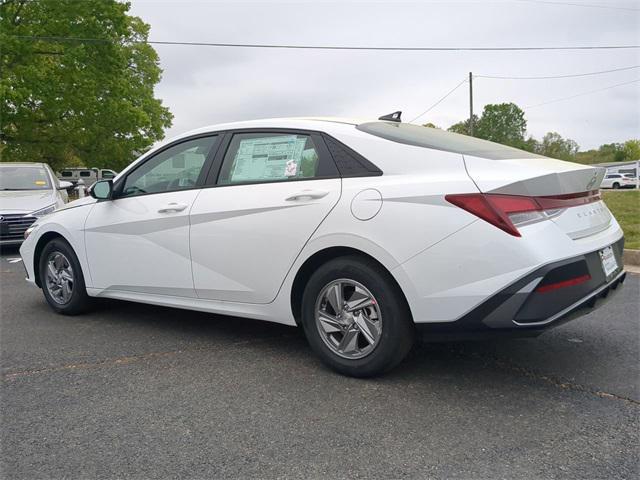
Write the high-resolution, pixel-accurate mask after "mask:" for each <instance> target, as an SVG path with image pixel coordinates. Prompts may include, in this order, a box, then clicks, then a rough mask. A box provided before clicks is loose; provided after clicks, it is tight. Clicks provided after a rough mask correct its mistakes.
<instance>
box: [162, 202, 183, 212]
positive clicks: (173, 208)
mask: <svg viewBox="0 0 640 480" xmlns="http://www.w3.org/2000/svg"><path fill="white" fill-rule="evenodd" d="M188 206H189V205H186V204H184V203H168V204H166V205H165V206H164V207H162V208H161V209H159V210H158V213H171V212H181V211H183V210H184V209H185V208H187V207H188Z"/></svg>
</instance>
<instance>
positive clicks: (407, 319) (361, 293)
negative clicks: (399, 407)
mask: <svg viewBox="0 0 640 480" xmlns="http://www.w3.org/2000/svg"><path fill="white" fill-rule="evenodd" d="M302 325H303V328H304V331H305V335H306V336H307V339H308V341H309V343H310V345H311V347H312V348H313V350H314V351H315V352H316V353H317V354H318V355H319V356H320V359H321V360H322V361H323V362H324V363H325V364H327V365H328V366H329V367H331V368H333V369H334V370H336V371H338V372H340V373H342V374H345V375H350V376H354V377H370V376H373V375H378V374H380V373H382V372H384V371H387V370H389V369H391V368H393V367H395V366H396V365H397V364H398V363H400V362H401V361H402V360H403V359H404V357H405V356H406V355H407V353H408V352H409V350H410V349H411V346H412V345H413V340H414V328H413V320H412V319H411V314H410V312H409V308H408V306H407V303H406V301H405V299H404V297H403V295H402V292H401V291H400V289H399V287H398V286H397V284H396V283H395V282H394V281H393V279H392V278H391V276H390V274H389V273H388V272H386V271H384V270H383V269H382V268H381V267H380V266H378V265H377V264H376V263H375V262H373V261H371V260H367V259H365V258H360V257H356V256H353V257H341V258H337V259H334V260H331V261H329V262H327V263H326V264H324V265H322V266H321V267H320V268H318V270H316V272H315V273H314V274H313V275H312V276H311V278H310V279H309V282H308V283H307V286H306V288H305V291H304V294H303V298H302Z"/></svg>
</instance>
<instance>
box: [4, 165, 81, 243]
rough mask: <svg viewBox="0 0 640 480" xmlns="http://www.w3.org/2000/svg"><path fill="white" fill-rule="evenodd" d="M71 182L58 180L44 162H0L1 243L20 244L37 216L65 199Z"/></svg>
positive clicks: (42, 214)
mask: <svg viewBox="0 0 640 480" xmlns="http://www.w3.org/2000/svg"><path fill="white" fill-rule="evenodd" d="M71 187H72V185H71V183H70V182H60V181H58V179H57V178H56V176H55V175H54V174H53V171H52V170H51V168H49V165H47V164H46V163H28V162H24V163H18V162H15V163H13V162H5V163H0V245H19V244H21V243H22V241H23V239H24V232H25V230H26V229H27V228H29V227H30V226H31V224H32V223H33V222H35V221H36V219H37V218H39V217H42V216H44V215H46V214H48V213H51V212H53V211H54V210H55V209H56V208H58V207H61V206H62V205H64V204H65V203H66V202H67V201H68V200H69V198H68V196H67V189H68V188H71Z"/></svg>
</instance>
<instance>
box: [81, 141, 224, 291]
mask: <svg viewBox="0 0 640 480" xmlns="http://www.w3.org/2000/svg"><path fill="white" fill-rule="evenodd" d="M217 138H218V137H217V136H202V137H198V138H191V139H189V140H185V141H181V142H179V143H176V144H172V145H170V146H168V147H167V148H165V149H163V150H162V151H160V152H158V153H156V154H155V155H153V156H152V157H150V158H148V159H147V160H145V161H144V163H141V164H140V165H138V166H136V168H135V169H133V170H131V171H130V172H128V173H127V174H126V176H124V177H121V178H119V179H118V180H117V182H116V184H115V185H114V188H113V199H111V200H103V201H99V202H98V203H97V204H96V205H95V206H94V207H93V209H92V210H91V213H90V214H89V216H88V218H87V221H86V224H85V243H86V251H87V258H88V263H89V269H90V272H91V279H92V283H93V286H94V287H95V288H102V289H110V290H117V291H126V292H138V293H151V294H156V295H170V296H181V297H194V296H195V290H194V288H193V278H192V276H191V257H190V253H189V210H190V209H191V206H192V205H193V201H194V200H195V198H196V196H197V194H198V187H199V186H200V185H201V184H202V182H204V179H205V177H206V172H207V171H208V168H209V166H210V162H211V160H212V157H213V154H214V149H215V146H216V144H217Z"/></svg>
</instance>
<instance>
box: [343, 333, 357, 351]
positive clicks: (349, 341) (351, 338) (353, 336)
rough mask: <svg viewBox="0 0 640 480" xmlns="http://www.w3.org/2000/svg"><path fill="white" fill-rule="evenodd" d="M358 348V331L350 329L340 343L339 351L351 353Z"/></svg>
mask: <svg viewBox="0 0 640 480" xmlns="http://www.w3.org/2000/svg"><path fill="white" fill-rule="evenodd" d="M357 348H358V331H357V330H355V329H349V330H347V331H346V332H344V336H343V337H342V339H341V340H340V343H339V344H338V351H339V352H342V353H351V352H353V351H355V350H357Z"/></svg>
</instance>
